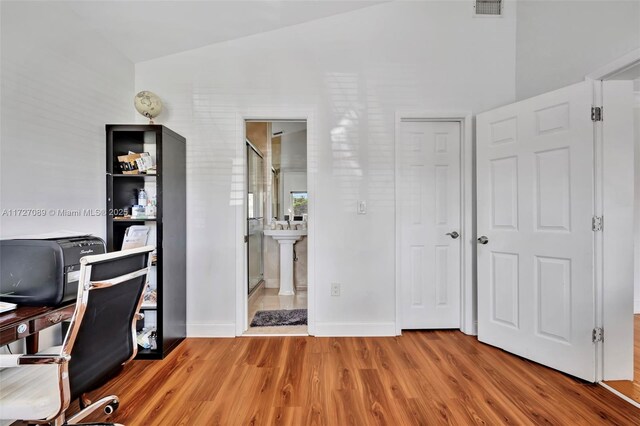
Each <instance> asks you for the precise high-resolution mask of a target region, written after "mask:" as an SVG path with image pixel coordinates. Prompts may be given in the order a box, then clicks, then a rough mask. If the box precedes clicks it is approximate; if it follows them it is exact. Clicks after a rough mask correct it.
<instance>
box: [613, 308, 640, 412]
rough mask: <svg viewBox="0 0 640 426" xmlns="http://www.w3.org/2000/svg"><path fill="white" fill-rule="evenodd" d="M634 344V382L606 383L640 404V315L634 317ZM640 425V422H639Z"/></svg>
mask: <svg viewBox="0 0 640 426" xmlns="http://www.w3.org/2000/svg"><path fill="white" fill-rule="evenodd" d="M633 328H634V330H633V336H634V341H633V342H634V343H633V350H634V356H633V371H634V374H633V381H627V380H619V381H606V382H605V383H606V384H607V385H609V386H611V387H612V388H614V389H615V390H617V391H618V392H620V393H622V394H623V395H626V396H628V397H629V398H631V399H633V400H634V401H636V402H638V403H640V315H634V327H633ZM638 424H640V421H639V422H638Z"/></svg>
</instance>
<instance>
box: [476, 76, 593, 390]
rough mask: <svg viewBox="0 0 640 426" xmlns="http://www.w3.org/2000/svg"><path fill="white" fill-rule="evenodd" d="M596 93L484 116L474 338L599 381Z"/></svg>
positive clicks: (556, 95) (573, 90) (580, 88)
mask: <svg viewBox="0 0 640 426" xmlns="http://www.w3.org/2000/svg"><path fill="white" fill-rule="evenodd" d="M592 100H593V88H592V85H591V83H587V82H584V83H579V84H575V85H572V86H569V87H565V88H563V89H560V90H556V91H553V92H550V93H546V94H543V95H540V96H537V97H534V98H531V99H527V100H524V101H521V102H518V103H515V104H511V105H507V106H504V107H501V108H498V109H495V110H493V111H489V112H486V113H483V114H479V115H478V116H477V122H476V126H477V128H476V134H477V208H478V223H477V226H478V228H477V229H478V236H479V237H480V238H479V239H478V240H479V244H478V338H479V339H480V340H481V341H482V342H485V343H488V344H490V345H493V346H497V347H500V348H502V349H504V350H506V351H509V352H512V353H514V354H517V355H520V356H522V357H525V358H528V359H530V360H533V361H536V362H539V363H541V364H544V365H547V366H549V367H552V368H555V369H557V370H560V371H563V372H565V373H568V374H571V375H573V376H577V377H580V378H582V379H585V380H588V381H592V382H593V381H595V379H596V376H595V374H596V365H595V358H596V356H595V354H596V352H595V346H596V345H595V344H594V343H593V341H592V332H593V330H594V327H595V323H596V322H595V287H594V233H593V230H592V219H593V215H594V123H593V122H592V120H591V106H592ZM483 237H485V238H483ZM480 240H482V241H480Z"/></svg>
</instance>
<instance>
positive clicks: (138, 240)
mask: <svg viewBox="0 0 640 426" xmlns="http://www.w3.org/2000/svg"><path fill="white" fill-rule="evenodd" d="M147 238H149V227H148V226H142V225H133V226H130V227H128V228H127V229H126V231H124V240H123V241H122V250H127V249H132V248H138V247H144V246H146V245H147Z"/></svg>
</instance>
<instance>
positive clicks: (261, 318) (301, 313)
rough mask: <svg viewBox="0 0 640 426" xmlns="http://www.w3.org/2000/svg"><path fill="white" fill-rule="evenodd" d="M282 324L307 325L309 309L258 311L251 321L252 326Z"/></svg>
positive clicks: (276, 325) (275, 325)
mask: <svg viewBox="0 0 640 426" xmlns="http://www.w3.org/2000/svg"><path fill="white" fill-rule="evenodd" d="M282 325H307V310H306V309H291V310H285V309H278V310H277V311H258V312H256V314H255V316H254V317H253V320H252V321H251V327H278V326H282Z"/></svg>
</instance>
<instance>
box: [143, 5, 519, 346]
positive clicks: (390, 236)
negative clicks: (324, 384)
mask: <svg viewBox="0 0 640 426" xmlns="http://www.w3.org/2000/svg"><path fill="white" fill-rule="evenodd" d="M506 11H507V12H506V16H505V17H503V18H497V19H492V18H487V19H475V18H473V17H472V3H471V2H391V3H385V4H382V5H379V6H373V7H370V8H366V9H362V10H359V11H354V12H350V13H347V14H343V15H338V16H333V17H330V18H325V19H322V20H318V21H314V22H309V23H306V24H301V25H297V26H292V27H288V28H284V29H281V30H277V31H272V32H268V33H264V34H260V35H255V36H251V37H246V38H243V39H238V40H232V41H229V42H224V43H220V44H215V45H211V46H208V47H205V48H200V49H196V50H192V51H188V52H183V53H180V54H176V55H172V56H168V57H164V58H159V59H157V60H152V61H148V62H142V63H139V64H136V89H143V88H144V89H148V90H152V91H154V92H156V93H158V94H159V95H160V96H161V97H162V98H163V99H164V100H165V104H166V107H167V110H168V112H167V114H165V115H164V116H163V117H162V122H163V123H164V124H166V125H168V126H169V127H171V128H172V129H174V130H175V131H177V132H179V133H181V134H183V135H184V136H185V137H186V138H187V197H188V209H187V211H188V220H187V224H188V225H187V227H188V237H187V245H188V265H187V266H188V268H187V270H188V296H187V297H188V302H187V303H188V313H187V315H188V318H187V322H188V333H189V335H191V336H194V335H230V334H233V333H234V323H235V294H236V289H235V283H236V267H235V265H236V261H235V256H236V248H237V245H238V244H242V241H241V239H239V238H237V236H236V226H238V224H236V216H237V215H236V209H240V208H242V207H241V206H239V205H238V204H239V203H240V202H242V197H241V196H239V195H238V188H242V186H241V182H242V168H241V167H240V166H239V165H241V164H242V162H243V160H242V158H241V157H236V153H237V152H238V151H237V146H238V144H241V143H242V136H241V135H240V134H237V133H236V131H237V129H238V126H237V122H238V121H237V120H238V114H240V113H242V112H243V111H245V112H252V111H273V113H274V115H275V114H277V113H278V112H279V111H282V110H286V111H291V110H296V109H300V110H303V111H312V112H313V114H314V118H315V123H313V124H311V123H310V127H311V126H313V127H314V131H313V135H312V134H311V133H310V136H309V137H310V138H312V137H316V138H317V148H316V149H315V150H313V151H310V153H309V155H310V159H311V161H310V162H309V164H308V173H310V174H312V175H313V177H314V178H315V179H316V181H317V188H315V189H316V192H315V197H316V199H315V200H314V201H315V202H316V204H315V206H316V207H315V208H316V210H315V215H316V216H315V217H314V218H312V219H313V221H314V222H313V225H314V226H315V228H316V229H317V234H316V239H315V241H310V242H309V244H310V245H313V246H314V248H315V253H316V256H315V262H316V267H315V271H316V272H315V276H314V277H313V278H314V280H313V281H312V282H310V285H311V284H312V283H315V287H316V289H315V291H316V293H315V294H316V302H315V312H316V320H317V324H316V332H317V334H318V335H322V334H325V335H326V334H336V333H348V334H366V333H376V334H394V332H395V323H394V321H395V287H394V285H395V284H394V250H395V240H394V239H395V233H394V180H393V174H394V116H395V112H396V111H397V110H428V109H440V110H443V109H444V110H451V109H463V110H471V111H473V112H475V113H477V112H480V111H485V110H487V109H490V108H494V107H497V106H499V105H503V104H505V103H509V102H513V101H514V99H515V5H511V7H509V8H507V9H506ZM273 58H278V67H275V68H274V67H269V66H265V67H262V68H260V67H256V66H255V64H260V63H264V64H267V63H272V61H273ZM265 118H269V117H265ZM357 200H366V201H367V207H368V213H367V215H356V202H357ZM238 216H240V215H239V214H238ZM332 282H339V283H341V284H342V288H341V296H340V297H331V295H330V283H332Z"/></svg>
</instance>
